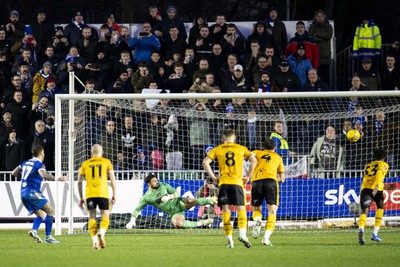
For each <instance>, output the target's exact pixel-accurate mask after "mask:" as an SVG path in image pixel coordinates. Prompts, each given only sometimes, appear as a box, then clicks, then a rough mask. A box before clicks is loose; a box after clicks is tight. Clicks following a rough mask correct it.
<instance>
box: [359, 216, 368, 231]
mask: <svg viewBox="0 0 400 267" xmlns="http://www.w3.org/2000/svg"><path fill="white" fill-rule="evenodd" d="M366 220H367V215H366V214H361V215H360V218H359V219H358V228H364V226H365V221H366Z"/></svg>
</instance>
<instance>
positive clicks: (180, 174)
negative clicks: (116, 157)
mask: <svg viewBox="0 0 400 267" xmlns="http://www.w3.org/2000/svg"><path fill="white" fill-rule="evenodd" d="M75 173H76V175H75V177H78V175H77V172H75ZM149 173H157V176H158V177H159V179H160V180H204V179H205V178H206V176H207V175H206V173H205V171H204V170H179V171H172V170H171V171H165V170H161V171H160V170H159V171H143V172H141V171H135V170H132V171H115V176H116V179H117V180H120V181H123V180H143V179H144V177H146V176H147V175H148V174H149ZM363 174H364V170H339V171H337V170H315V169H311V168H308V169H307V177H308V178H321V179H324V178H325V179H326V178H361V177H363ZM399 176H400V170H397V169H396V170H389V171H388V173H387V175H386V177H387V178H393V177H399ZM299 179H301V178H299ZM75 180H77V178H76V179H75ZM15 181H19V179H17V178H15V177H13V176H12V175H11V172H0V183H1V182H15Z"/></svg>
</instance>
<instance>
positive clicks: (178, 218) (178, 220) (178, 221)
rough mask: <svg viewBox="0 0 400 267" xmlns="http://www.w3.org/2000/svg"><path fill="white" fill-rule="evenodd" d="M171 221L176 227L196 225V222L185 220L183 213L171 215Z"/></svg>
mask: <svg viewBox="0 0 400 267" xmlns="http://www.w3.org/2000/svg"><path fill="white" fill-rule="evenodd" d="M171 222H172V224H173V225H174V226H175V227H176V228H193V227H196V226H197V222H191V221H188V220H185V216H183V214H175V215H173V216H172V218H171Z"/></svg>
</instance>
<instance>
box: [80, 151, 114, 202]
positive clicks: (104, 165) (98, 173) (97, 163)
mask: <svg viewBox="0 0 400 267" xmlns="http://www.w3.org/2000/svg"><path fill="white" fill-rule="evenodd" d="M113 169H114V167H113V166H112V164H111V161H110V160H108V159H106V158H103V157H92V158H90V159H88V160H86V161H85V162H84V163H83V164H82V166H81V168H80V170H79V175H84V176H85V178H86V198H93V197H102V198H107V199H108V198H109V197H108V171H109V170H113Z"/></svg>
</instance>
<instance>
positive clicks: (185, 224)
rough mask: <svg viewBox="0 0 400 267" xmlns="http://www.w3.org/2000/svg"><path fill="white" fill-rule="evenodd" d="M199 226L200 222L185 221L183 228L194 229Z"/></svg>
mask: <svg viewBox="0 0 400 267" xmlns="http://www.w3.org/2000/svg"><path fill="white" fill-rule="evenodd" d="M197 224H198V222H193V221H189V220H184V221H183V228H193V227H196V226H199V225H197Z"/></svg>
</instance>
